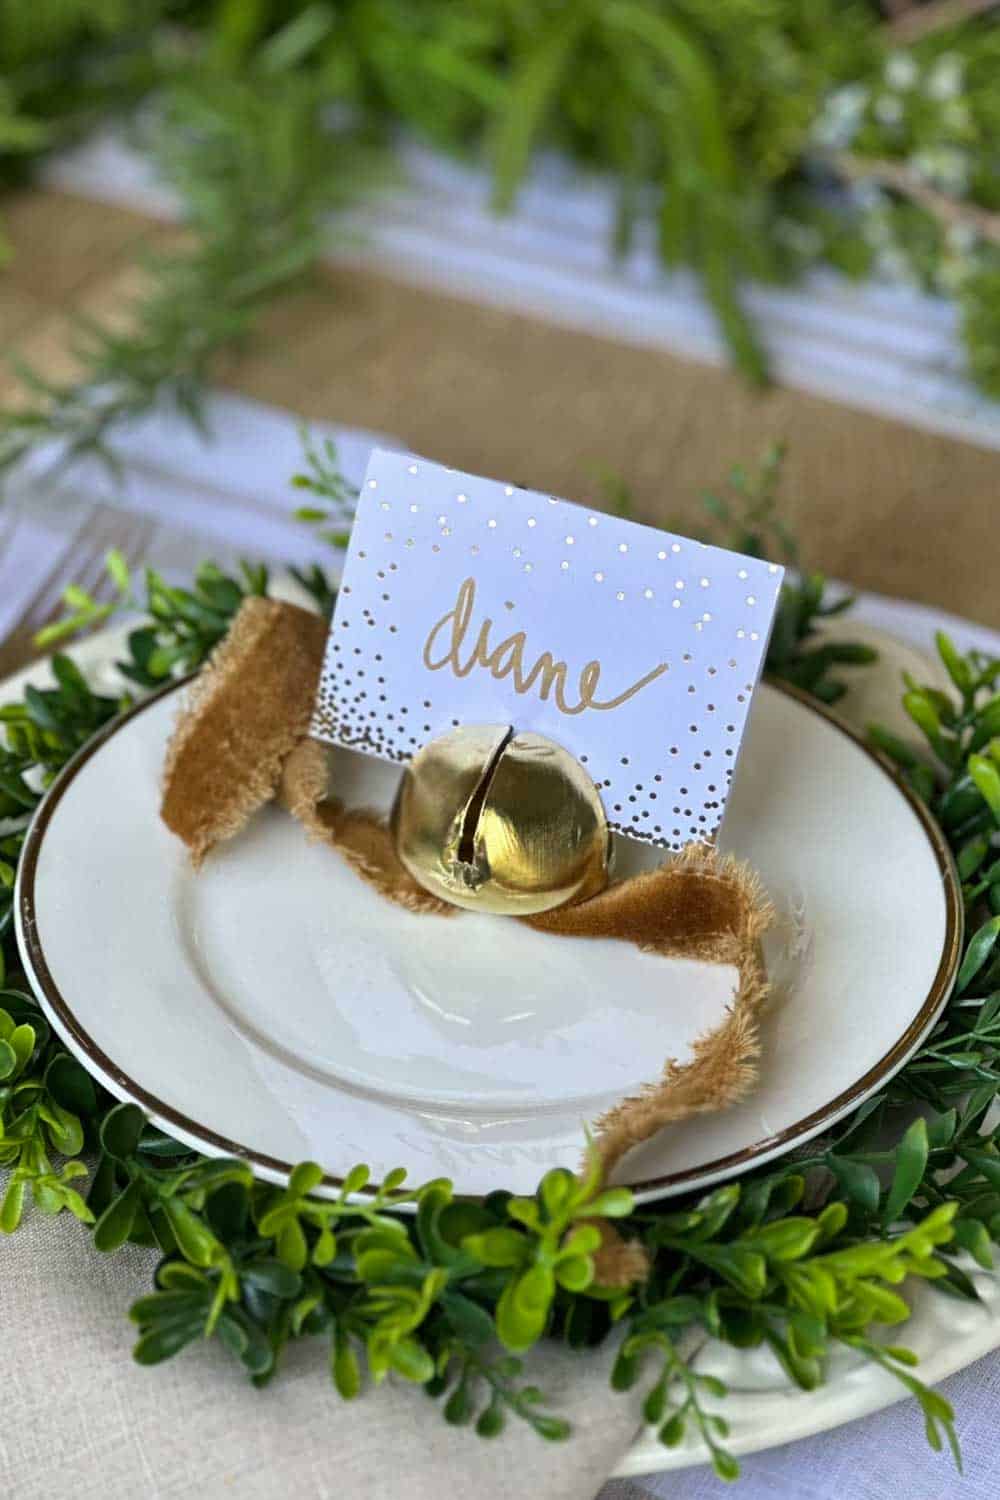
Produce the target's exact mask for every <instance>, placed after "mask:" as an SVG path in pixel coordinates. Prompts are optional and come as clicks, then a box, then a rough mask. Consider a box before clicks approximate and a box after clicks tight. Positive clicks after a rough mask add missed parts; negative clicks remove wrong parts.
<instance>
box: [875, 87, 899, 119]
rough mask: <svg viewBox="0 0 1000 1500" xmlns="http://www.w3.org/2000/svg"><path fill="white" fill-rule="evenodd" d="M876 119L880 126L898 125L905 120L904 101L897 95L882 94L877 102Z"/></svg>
mask: <svg viewBox="0 0 1000 1500" xmlns="http://www.w3.org/2000/svg"><path fill="white" fill-rule="evenodd" d="M875 118H876V120H877V121H878V122H879V124H880V125H898V124H899V122H900V120H902V118H903V104H902V100H900V99H897V98H896V96H895V94H880V95H879V96H878V98H877V99H876V100H875Z"/></svg>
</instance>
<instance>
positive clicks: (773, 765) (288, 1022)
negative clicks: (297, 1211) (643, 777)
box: [17, 688, 960, 1199]
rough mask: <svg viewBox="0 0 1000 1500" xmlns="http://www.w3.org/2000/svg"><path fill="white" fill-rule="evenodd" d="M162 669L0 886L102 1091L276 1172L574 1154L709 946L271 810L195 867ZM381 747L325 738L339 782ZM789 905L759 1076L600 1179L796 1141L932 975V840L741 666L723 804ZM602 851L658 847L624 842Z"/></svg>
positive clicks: (936, 889)
mask: <svg viewBox="0 0 1000 1500" xmlns="http://www.w3.org/2000/svg"><path fill="white" fill-rule="evenodd" d="M178 702H179V699H178V696H177V690H176V689H172V690H170V691H168V692H167V693H166V694H164V695H161V696H159V697H158V698H155V699H153V700H149V701H147V702H146V703H144V704H143V705H141V706H140V707H139V708H138V709H137V710H135V711H134V712H133V713H132V715H131V716H130V717H128V718H127V719H125V720H123V721H120V722H118V723H117V724H115V725H114V726H112V727H111V729H110V730H109V731H108V732H106V733H105V734H104V735H103V736H102V737H100V738H99V739H98V740H96V741H94V742H93V743H92V744H91V745H90V746H88V747H87V748H86V749H85V750H84V752H83V753H82V754H81V755H80V756H79V757H78V758H77V760H76V761H75V762H74V763H73V764H72V765H71V766H70V767H68V768H67V770H66V772H65V773H64V774H63V775H62V777H61V778H60V779H59V781H58V782H57V783H56V785H55V786H54V787H53V789H52V791H51V792H50V794H49V796H48V798H47V799H46V801H45V803H44V805H43V807H42V809H41V810H40V812H39V814H38V815H37V817H36V819H35V823H34V826H33V828H32V831H31V833H30V835H29V839H28V842H27V845H26V848H25V853H24V857H23V859H22V862H21V869H20V878H19V887H18V893H17V913H18V924H19V941H20V944H21V952H22V957H23V959H24V962H25V966H26V968H27V970H28V972H29V974H30V976H31V978H32V981H33V984H34V986H35V988H36V991H37V993H38V994H39V997H40V999H41V1001H42V1003H43V1005H44V1007H45V1009H46V1012H47V1014H48V1015H49V1018H50V1020H51V1021H52V1023H53V1025H54V1026H55V1028H56V1030H57V1031H58V1032H59V1033H60V1034H61V1035H62V1037H63V1038H64V1040H65V1041H66V1043H67V1045H68V1046H69V1047H70V1048H71V1049H72V1050H73V1051H74V1052H75V1053H76V1055H77V1056H78V1057H79V1058H80V1059H81V1060H82V1061H83V1062H84V1064H85V1065H86V1066H87V1067H88V1068H89V1069H90V1070H91V1071H92V1072H93V1073H95V1074H96V1075H97V1076H98V1077H99V1078H100V1079H101V1080H102V1082H104V1083H105V1084H106V1086H107V1087H108V1088H109V1089H110V1090H111V1091H112V1092H113V1093H114V1094H116V1095H117V1096H118V1097H120V1098H123V1099H133V1100H135V1101H136V1102H137V1103H139V1104H140V1105H141V1106H142V1107H143V1108H144V1109H145V1110H146V1111H147V1112H148V1113H149V1114H150V1115H151V1117H153V1118H154V1119H155V1120H156V1121H157V1122H158V1123H159V1124H160V1125H162V1127H163V1128H164V1129H165V1130H167V1131H169V1132H171V1133H172V1134H174V1135H175V1136H177V1137H178V1138H180V1139H182V1140H184V1141H187V1142H189V1143H190V1144H192V1145H194V1146H197V1147H198V1148H199V1149H201V1150H203V1151H205V1152H207V1153H209V1154H220V1153H221V1154H239V1155H241V1156H245V1157H246V1158H248V1159H249V1160H250V1161H251V1162H252V1163H253V1164H254V1166H255V1168H256V1169H257V1170H258V1171H259V1172H260V1174H261V1175H262V1176H264V1177H267V1178H270V1179H272V1180H276V1181H280V1180H282V1178H283V1177H284V1175H285V1173H286V1172H287V1170H288V1167H289V1165H290V1164H293V1163H294V1162H296V1161H299V1160H302V1159H305V1158H308V1159H312V1160H316V1161H319V1162H321V1163H322V1164H323V1165H324V1167H325V1168H326V1169H327V1171H328V1172H329V1174H330V1179H331V1182H336V1181H337V1180H338V1178H341V1177H342V1176H343V1174H344V1172H345V1171H346V1169H347V1168H348V1167H349V1166H350V1165H352V1164H353V1163H354V1162H355V1161H359V1160H363V1161H366V1162H368V1163H369V1164H370V1166H371V1168H372V1172H373V1176H374V1177H375V1178H376V1179H378V1178H380V1177H381V1176H382V1175H384V1173H385V1172H386V1171H387V1170H388V1169H390V1168H391V1167H394V1166H396V1165H397V1164H399V1163H404V1164H405V1165H406V1166H407V1167H408V1168H409V1169H410V1172H411V1175H414V1176H419V1175H423V1176H427V1177H431V1176H438V1175H447V1176H450V1177H451V1178H452V1179H453V1180H454V1182H455V1186H456V1188H457V1190H458V1191H460V1192H463V1193H482V1192H486V1191H488V1190H490V1189H491V1188H494V1187H497V1186H499V1185H503V1186H505V1187H508V1188H512V1189H514V1190H515V1191H525V1190H528V1189H530V1188H532V1187H533V1186H534V1184H535V1182H536V1181H537V1179H538V1177H539V1175H540V1174H541V1172H542V1171H543V1170H544V1169H545V1168H546V1167H547V1166H550V1165H552V1164H553V1163H557V1162H558V1163H563V1164H566V1165H569V1166H573V1165H575V1164H576V1163H577V1162H578V1160H579V1156H580V1149H581V1144H582V1140H583V1128H584V1123H585V1122H586V1121H588V1120H592V1119H594V1118H595V1117H596V1116H597V1115H598V1114H600V1113H601V1112H602V1110H604V1109H605V1108H607V1107H608V1105H610V1104H611V1103H613V1102H614V1101H615V1100H616V1099H618V1098H620V1097H621V1096H622V1095H623V1094H624V1093H626V1092H628V1091H631V1090H633V1089H635V1088H636V1086H637V1085H639V1084H640V1083H642V1082H643V1081H644V1080H646V1079H651V1078H653V1077H655V1076H656V1074H657V1073H658V1072H659V1070H660V1068H661V1066H662V1064H663V1061H664V1059H665V1058H667V1057H675V1058H678V1059H682V1060H683V1059H684V1058H685V1057H686V1056H688V1055H689V1053H690V1049H691V1045H692V1043H693V1041H694V1040H695V1038H696V1037H697V1036H698V1035H699V1034H700V1033H701V1032H703V1031H704V1030H705V1029H706V1028H708V1027H710V1026H711V1025H713V1024H715V1023H716V1022H717V1021H718V1020H719V1018H720V1017H721V1015H722V1013H723V1011H724V1009H725V1007H726V1005H727V1003H728V1001H729V999H730V997H731V993H732V984H733V973H732V971H731V970H728V969H725V968H720V967H713V966H709V965H701V964H696V963H692V962H687V961H669V960H664V959H661V958H656V957H653V956H651V955H647V954H642V953H640V952H639V951H638V950H637V949H635V948H633V947H631V946H629V945H626V944H621V943H615V942H612V941H608V942H603V941H593V940H589V941H588V940H582V939H570V938H556V937H553V936H551V935H547V934H541V933H536V932H533V931H531V930H529V929H527V928H525V927H524V926H522V925H521V924H512V923H511V922H510V921H509V920H508V919H506V918H503V917H492V916H480V915H477V914H471V913H461V914H459V915H457V916H456V917H454V918H452V919H451V920H448V921H443V920H440V919H434V918H430V917H427V916H416V915H413V914H410V913H407V912H404V911H400V910H399V909H398V908H397V907H395V906H393V905H391V904H389V903H387V902H386V901H384V899H383V898H381V897H380V896H379V895H377V894H376V893H375V892H374V891H373V890H371V889H370V888H369V887H368V886H367V885H366V884H365V883H364V882H362V881H360V880H359V879H358V878H357V877H356V876H355V875H354V874H353V872H352V871H351V870H350V869H349V868H348V867H347V865H346V864H345V863H344V862H343V861H341V860H340V859H339V857H338V856H337V855H336V854H335V853H334V852H333V851H331V850H330V849H328V848H325V847H321V846H315V845H310V844H308V843H307V842H306V840H305V839H304V838H303V836H302V833H301V831H300V829H299V828H298V826H297V825H296V824H294V823H293V822H292V821H291V820H290V819H289V818H287V817H286V816H285V815H283V814H282V813H280V812H278V811H276V810H269V811H267V812H265V813H264V814H263V815H261V816H260V817H258V818H257V819H256V820H255V822H254V824H253V825H252V827H251V828H250V829H249V831H248V832H247V833H246V834H244V835H243V836H242V837H240V838H239V839H238V840H236V841H234V842H233V843H232V844H230V845H228V846H226V847H225V848H223V849H221V850H219V851H217V852H216V853H215V854H214V855H213V856H212V857H211V858H210V859H209V860H208V862H207V863H206V865H205V867H204V869H203V870H202V871H201V873H200V874H197V875H195V874H194V873H193V872H192V871H191V869H190V867H189V865H188V863H187V860H186V857H185V854H184V851H183V849H182V847H181V845H180V844H179V843H178V842H177V841H176V840H175V839H174V838H173V837H172V836H171V835H170V833H169V832H168V831H167V829H166V828H165V827H164V826H163V825H162V824H161V823H160V821H159V817H158V800H159V778H160V768H161V765H162V762H163V754H164V747H165V744H166V740H167V737H168V735H169V732H170V729H171V726H172V723H173V720H174V717H175V714H176V710H177V706H178ZM398 774H399V773H398V769H397V768H393V767H390V766H388V765H382V764H381V763H379V762H376V761H374V760H371V759H369V758H366V757H362V756H356V755H352V754H350V753H348V752H340V760H339V762H338V768H337V777H338V782H339V785H340V788H341V790H342V793H343V795H344V796H345V797H346V799H347V800H348V802H349V803H351V804H353V805H362V804H364V805H373V804H374V805H381V806H383V807H387V806H388V805H389V803H390V801H391V798H392V794H393V790H394V787H395V784H396V779H397V777H398ZM724 842H725V845H726V847H728V848H730V849H732V850H734V851H735V852H736V853H738V854H739V855H741V856H743V857H745V858H747V859H749V860H750V861H751V862H752V863H753V864H754V865H755V866H756V868H757V869H758V870H759V871H760V872H761V874H762V876H763V878H764V881H765V883H766V885H767V887H768V889H769V891H770V892H771V894H772V896H773V897H774V899H775V901H776V903H777V905H778V908H779V911H780V913H781V922H780V925H779V928H778V930H777V932H776V933H775V934H774V935H773V936H772V937H771V938H770V939H769V940H768V952H767V959H768V964H769V968H770V971H771V973H772V977H773V978H774V980H775V986H776V991H775V996H774V999H773V1001H772V1003H771V1005H770V1009H769V1012H768V1015H767V1018H766V1021H765V1025H764V1034H763V1056H762V1064H761V1079H760V1084H759V1087H758V1088H757V1090H756V1091H755V1092H754V1094H753V1095H752V1096H751V1097H750V1098H749V1099H748V1100H747V1101H746V1102H745V1103H743V1104H742V1105H740V1106H738V1107H737V1108H734V1109H731V1110H729V1111H727V1112H725V1113H722V1114H719V1115H717V1116H712V1117H707V1118H704V1119H701V1120H697V1121H694V1122H691V1123H689V1124H684V1125H680V1126H678V1127H675V1128H673V1129H671V1130H668V1131H665V1132H663V1133H662V1134H661V1135H660V1136H659V1137H657V1138H655V1139H654V1140H653V1141H651V1142H649V1143H647V1144H646V1145H645V1146H643V1147H642V1148H640V1149H639V1150H638V1151H636V1152H634V1153H633V1154H632V1156H631V1157H630V1158H627V1159H626V1161H625V1162H624V1163H623V1164H622V1168H621V1170H620V1173H619V1176H620V1178H621V1180H623V1181H627V1182H628V1183H629V1184H630V1185H632V1186H633V1187H634V1188H635V1190H636V1193H637V1195H638V1196H639V1197H640V1198H643V1199H648V1198H655V1197H660V1196H664V1195H667V1194H670V1193H675V1192H679V1191H681V1190H684V1189H690V1188H692V1187H696V1186H702V1185H707V1184H709V1183H711V1182H714V1181H716V1180H718V1179H719V1178H721V1177H724V1176H726V1175H731V1174H732V1173H733V1172H737V1171H741V1170H746V1169H748V1168H749V1167H751V1166H755V1165H758V1164H760V1163H762V1162H765V1161H767V1160H768V1159H769V1158H770V1157H773V1156H775V1155H777V1154H779V1153H780V1152H783V1151H786V1150H788V1149H789V1148H790V1147H792V1146H794V1145H796V1144H798V1143H800V1142H802V1141H805V1140H807V1139H808V1138H809V1137H810V1136H811V1135H814V1134H816V1133H817V1132H818V1131H820V1130H822V1129H823V1128H824V1127H826V1126H828V1125H830V1124H831V1123H832V1122H833V1121H834V1120H836V1119H837V1118H838V1117H839V1116H840V1115H842V1114H844V1113H846V1112H847V1111H848V1110H849V1109H851V1108H852V1107H854V1106H855V1105H857V1104H858V1103H859V1102H860V1101H861V1100H862V1099H864V1098H865V1097H866V1095H867V1094H868V1093H870V1092H871V1091H872V1090H874V1089H875V1088H876V1087H878V1086H879V1085H880V1084H881V1083H883V1082H884V1081H885V1079H886V1078H887V1077H888V1076H890V1075H891V1073H892V1072H893V1071H894V1070H895V1069H896V1068H898V1067H899V1066H901V1064H902V1063H903V1062H904V1061H905V1059H906V1057H907V1056H908V1054H909V1053H910V1051H911V1050H912V1049H913V1048H914V1047H915V1046H916V1045H917V1044H918V1042H919V1041H920V1039H921V1037H922V1036H923V1035H925V1033H926V1032H927V1030H928V1029H929V1028H930V1026H931V1025H932V1024H933V1022H934V1019H935V1018H936V1016H937V1014H938V1013H939V1011H940V1009H941V1007H942V1006H943V1004H944V1002H945V999H946V997H947V993H948V989H949V986H950V984H951V981H952V978H953V975H954V970H955V964H956V960H957V955H958V950H959V941H960V904H959V901H958V893H957V887H956V884H955V879H954V875H953V873H952V870H951V865H950V862H949V860H948V857H947V855H946V853H945V852H944V851H943V848H942V846H941V844H940V841H939V839H938V838H937V836H936V834H935V833H934V830H933V829H932V827H931V825H930V824H929V823H928V822H927V820H926V819H925V818H924V816H923V814H922V813H921V812H920V811H919V810H918V809H917V807H916V805H915V804H913V803H912V802H911V801H910V800H909V799H908V798H907V797H906V796H905V795H904V794H903V792H901V791H900V789H899V787H898V785H897V784H896V782H895V781H894V780H893V778H892V777H891V776H890V775H889V774H888V773H887V772H886V770H885V769H884V768H883V767H882V765H881V764H880V763H879V761H878V760H877V759H875V758H874V757H873V756H872V755H871V754H870V752H868V751H867V750H866V749H865V748H864V747H863V746H862V745H861V744H859V742H858V741H857V740H856V739H855V738H854V737H852V735H851V734H850V733H849V732H847V731H846V730H844V729H843V728H842V727H841V726H840V725H839V724H837V723H835V722H834V721H832V720H831V719H830V718H829V717H828V716H826V715H825V714H822V713H820V712H819V711H817V710H816V709H815V708H813V707H812V706H810V705H807V704H806V703H804V702H803V701H800V700H799V699H797V698H795V697H792V696H789V695H788V694H787V693H784V692H779V691H776V690H774V689H771V688H764V689H762V690H761V692H760V694H759V697H758V700H757V703H756V705H755V709H754V714H753V719H752V724H751V727H750V730H749V742H748V744H747V746H746V750H745V754H744V757H743V759H742V761H741V764H740V768H739V772H738V779H737V782H736V787H735V791H734V793H733V797H732V802H731V806H730V810H729V813H728V815H727V820H726V826H725V840H724ZM618 856H619V866H620V867H621V866H623V865H628V864H629V863H632V864H635V863H637V862H641V861H646V862H649V860H650V859H651V858H656V857H657V856H656V852H655V851H650V850H649V849H647V848H643V847H641V846H639V845H636V844H633V843H626V842H621V843H620V845H619V848H618Z"/></svg>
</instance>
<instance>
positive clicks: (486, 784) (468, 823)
mask: <svg viewBox="0 0 1000 1500" xmlns="http://www.w3.org/2000/svg"><path fill="white" fill-rule="evenodd" d="M513 738H514V730H513V729H512V728H508V730H507V732H506V734H505V735H504V737H503V739H502V740H501V741H500V743H499V744H498V745H497V747H496V749H495V750H494V751H493V754H492V755H491V756H490V758H489V760H488V761H487V762H486V765H485V766H484V767H483V774H482V776H480V778H479V783H478V785H477V787H476V790H475V791H474V792H473V794H472V796H471V797H470V798H469V800H468V802H467V803H466V805H465V812H464V813H463V815H462V831H461V833H460V835H459V839H458V858H459V861H460V863H462V864H464V865H473V864H475V862H476V829H477V828H478V827H479V819H480V816H481V814H482V811H483V808H484V806H485V805H486V798H487V797H488V796H489V794H490V787H491V786H492V784H493V778H494V776H495V775H496V773H497V769H498V767H499V765H500V757H501V756H502V755H503V753H504V751H505V750H506V748H507V746H508V745H509V744H510V742H511V740H512V739H513Z"/></svg>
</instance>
